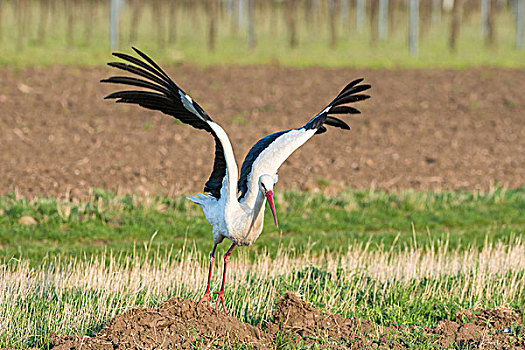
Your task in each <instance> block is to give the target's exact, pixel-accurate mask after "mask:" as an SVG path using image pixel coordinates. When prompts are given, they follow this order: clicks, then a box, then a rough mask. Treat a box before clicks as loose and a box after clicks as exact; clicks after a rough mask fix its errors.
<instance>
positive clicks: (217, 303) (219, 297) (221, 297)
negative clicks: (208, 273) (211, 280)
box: [213, 290, 228, 314]
mask: <svg viewBox="0 0 525 350" xmlns="http://www.w3.org/2000/svg"><path fill="white" fill-rule="evenodd" d="M213 294H217V299H215V310H217V309H218V308H219V300H220V301H221V304H222V309H223V310H224V312H225V313H226V314H227V313H228V310H226V306H225V305H224V291H223V290H221V291H219V292H213Z"/></svg>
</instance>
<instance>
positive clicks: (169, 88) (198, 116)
mask: <svg viewBox="0 0 525 350" xmlns="http://www.w3.org/2000/svg"><path fill="white" fill-rule="evenodd" d="M133 50H134V51H135V52H136V53H137V54H138V55H139V56H140V57H141V58H142V60H141V59H139V58H137V57H133V56H130V55H127V54H123V53H113V55H114V56H116V57H118V58H120V59H122V60H124V61H127V62H128V63H124V62H110V63H108V65H109V66H111V67H114V68H118V69H121V70H124V71H127V72H130V73H133V74H135V75H137V76H139V77H140V78H135V77H128V76H114V77H111V78H108V79H103V80H101V82H102V83H113V84H123V85H129V86H135V87H139V88H141V90H125V91H118V92H114V93H112V94H109V95H108V96H106V97H105V99H116V102H117V103H132V104H137V105H139V106H142V107H144V108H148V109H153V110H157V111H161V112H163V113H166V114H169V115H171V116H173V117H175V118H176V119H178V120H180V121H181V122H183V123H185V124H189V125H191V126H193V127H194V128H197V129H203V130H206V131H207V132H209V133H210V134H212V135H213V138H214V139H215V160H214V163H213V171H212V173H211V175H210V178H209V179H208V181H207V182H206V184H205V186H204V191H205V192H208V193H210V194H211V195H212V196H214V197H215V198H219V197H220V192H221V187H222V183H223V179H224V177H225V175H226V168H227V163H226V158H225V154H224V147H223V146H224V145H223V143H222V142H221V139H220V137H219V136H218V135H217V132H216V131H215V130H222V129H221V128H220V126H219V125H218V124H216V123H215V122H214V121H213V120H212V119H211V118H210V116H209V115H208V114H207V113H206V112H205V111H204V110H203V109H202V108H201V106H199V104H197V102H195V101H193V100H192V99H191V97H190V96H188V95H187V94H186V93H185V92H184V91H183V90H182V89H181V88H179V87H178V86H177V84H175V83H174V82H173V81H172V80H171V79H170V77H169V76H168V75H167V74H166V73H165V72H164V71H163V70H162V68H160V67H159V66H158V65H157V64H156V63H155V62H154V61H153V60H152V59H151V58H149V57H148V56H147V55H146V54H145V53H143V52H142V51H140V50H138V49H136V48H133ZM222 134H224V135H221V136H225V133H222ZM226 138H227V136H226ZM228 143H229V141H228Z"/></svg>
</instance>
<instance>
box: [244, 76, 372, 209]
mask: <svg viewBox="0 0 525 350" xmlns="http://www.w3.org/2000/svg"><path fill="white" fill-rule="evenodd" d="M362 81H363V79H357V80H354V81H352V82H351V83H349V84H348V85H347V86H346V87H345V88H344V89H343V90H342V91H341V92H340V93H339V95H337V97H336V98H335V99H334V100H333V101H332V102H330V104H329V105H328V106H326V107H325V108H324V109H323V110H322V111H321V112H320V113H319V114H317V115H316V116H315V117H313V118H312V119H311V120H310V121H309V122H308V123H306V124H305V125H304V126H302V127H300V128H298V129H291V130H286V131H279V132H276V133H274V134H271V135H268V136H266V137H264V138H262V139H260V140H259V141H258V142H257V143H256V144H255V145H254V146H253V147H252V148H251V149H250V151H249V152H248V154H247V155H246V158H245V159H244V162H243V163H242V166H241V175H240V177H239V182H238V189H239V191H240V192H241V194H240V196H239V201H243V200H246V198H247V197H250V198H252V199H253V198H254V197H255V195H256V193H257V191H258V179H259V177H260V176H261V175H263V174H268V175H273V174H276V173H277V170H278V169H279V167H280V166H281V164H283V163H284V161H285V160H286V159H287V158H288V157H289V156H290V155H291V154H292V153H293V152H294V151H295V150H296V149H298V148H299V147H301V146H302V145H303V144H304V143H305V142H306V141H308V140H309V139H310V138H311V137H312V136H313V135H315V134H322V133H324V132H326V130H327V129H326V126H327V125H328V126H333V127H337V128H341V129H344V130H350V127H349V126H348V124H346V123H345V122H344V121H342V120H341V119H339V118H336V117H335V116H334V115H341V114H358V113H361V112H359V110H358V109H356V108H354V107H351V106H345V105H346V104H349V103H354V102H358V101H363V100H366V99H368V98H370V96H369V95H364V94H360V92H363V91H365V90H368V89H370V85H368V84H361V85H360V84H359V83H361V82H362Z"/></svg>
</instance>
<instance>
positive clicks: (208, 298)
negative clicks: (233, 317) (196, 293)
mask: <svg viewBox="0 0 525 350" xmlns="http://www.w3.org/2000/svg"><path fill="white" fill-rule="evenodd" d="M215 248H217V244H215V245H214V246H213V249H212V251H211V253H210V271H209V272H208V287H206V291H205V292H204V295H203V296H202V298H201V300H199V302H198V303H197V307H199V305H200V304H201V303H202V302H203V301H206V304H208V307H209V309H210V311H211V304H210V302H211V301H212V299H211V296H210V283H211V271H212V270H213V263H214V262H215V256H214V255H215Z"/></svg>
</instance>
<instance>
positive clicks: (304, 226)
mask: <svg viewBox="0 0 525 350" xmlns="http://www.w3.org/2000/svg"><path fill="white" fill-rule="evenodd" d="M276 205H277V210H278V212H279V219H280V225H281V226H280V230H277V229H276V228H275V226H274V225H273V224H272V218H271V217H270V216H268V215H267V217H266V224H265V229H264V232H263V234H262V235H261V237H260V238H259V240H258V241H256V243H255V244H254V245H253V246H252V247H250V248H242V249H238V250H236V251H235V252H234V254H233V257H232V260H231V271H230V272H229V274H228V289H227V293H226V303H227V307H228V309H230V310H231V312H232V314H233V315H234V316H235V317H238V318H240V319H241V320H242V321H245V322H248V323H251V324H257V323H260V322H263V321H265V320H271V317H272V316H271V312H272V308H271V307H269V306H268V301H269V300H273V301H274V302H276V301H277V299H278V298H279V297H280V296H281V295H283V294H284V292H285V291H292V292H296V293H299V294H300V295H301V296H302V297H303V298H304V299H305V300H307V301H308V302H310V303H312V304H313V305H314V306H316V307H318V308H321V309H324V310H326V311H330V312H334V313H337V314H340V315H342V316H344V317H352V316H355V317H359V318H362V319H367V320H371V321H373V322H374V323H376V324H377V325H388V324H389V322H392V321H393V322H396V323H398V324H401V325H405V326H409V327H416V328H415V329H414V330H413V331H411V332H408V333H407V334H405V335H403V341H404V343H405V344H412V345H411V346H412V347H414V348H429V349H430V348H433V346H432V344H430V343H428V344H427V343H425V341H426V340H423V338H422V334H420V333H419V332H418V329H419V328H418V327H433V326H435V325H436V323H437V322H438V321H439V320H442V319H454V315H455V313H456V312H457V311H459V310H461V309H475V308H488V307H495V306H509V307H512V308H514V309H517V310H521V311H522V312H524V311H525V309H523V305H525V299H524V295H525V294H524V293H523V290H524V289H525V278H524V277H525V268H524V266H525V260H524V257H525V247H524V245H523V243H522V241H521V240H522V237H523V233H524V231H525V229H524V228H525V217H524V216H523V214H522V213H523V212H524V211H525V188H523V187H522V188H518V189H502V188H495V189H494V190H492V191H489V192H478V191H458V192H449V191H435V192H416V191H404V192H398V193H386V192H381V191H370V190H352V189H347V190H344V191H342V192H341V193H339V194H338V195H335V196H325V195H322V194H310V193H303V192H294V191H284V192H279V191H277V193H276ZM267 214H268V213H267ZM28 216H29V217H32V218H33V219H35V221H36V224H33V225H26V226H24V225H22V224H21V223H20V221H21V220H23V219H21V218H23V217H28ZM0 244H1V246H2V250H1V254H2V260H3V261H4V263H3V264H1V265H0V275H1V278H0V301H2V302H1V303H0V347H15V348H21V347H25V348H27V347H31V346H37V347H45V346H46V345H45V344H46V342H47V338H48V336H49V331H55V332H57V333H59V334H86V335H92V334H95V333H96V332H98V331H99V330H100V329H101V328H102V327H103V326H104V325H105V324H106V322H107V321H108V320H109V319H111V318H113V317H114V316H115V315H117V314H120V313H122V312H124V311H125V310H128V309H129V308H131V307H133V306H136V305H145V306H149V307H154V306H156V305H158V304H159V303H161V302H162V301H164V300H166V299H167V298H169V297H170V296H173V295H177V296H182V297H186V298H191V299H197V298H198V297H199V296H200V294H201V293H202V291H203V287H204V284H205V281H206V278H207V256H208V252H209V250H210V248H211V245H212V238H211V228H210V227H209V225H208V224H207V223H206V222H205V220H204V217H203V214H202V212H201V210H200V208H199V207H198V206H196V205H194V204H193V203H191V202H189V201H187V200H185V199H184V198H183V197H175V198H168V197H163V196H156V197H138V196H117V195H115V194H112V193H109V192H105V191H102V190H94V191H93V195H92V196H91V197H90V198H89V200H85V201H80V202H79V201H77V200H57V199H55V198H35V199H32V200H28V199H25V198H17V197H16V195H15V194H10V195H6V196H2V197H0ZM223 246H224V247H223V248H226V246H225V245H223ZM220 253H222V251H220V252H219V256H220ZM220 260H221V259H217V263H218V264H219V266H220ZM219 270H220V269H219V268H218V269H216V270H215V271H219ZM212 283H213V286H214V288H216V287H217V286H218V285H219V284H220V273H218V272H216V273H215V274H214V275H213V279H212ZM516 334H517V335H518V336H520V337H523V332H522V331H520V330H516ZM288 340H289V339H288V338H286V336H284V335H283V339H281V343H282V344H281V345H282V348H286V342H287V341H288ZM425 344H426V345H425ZM276 348H279V344H276Z"/></svg>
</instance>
